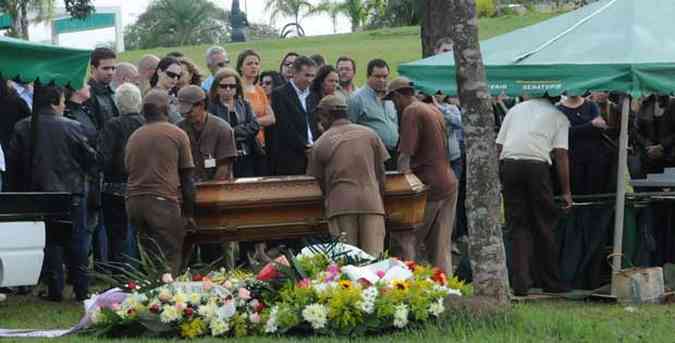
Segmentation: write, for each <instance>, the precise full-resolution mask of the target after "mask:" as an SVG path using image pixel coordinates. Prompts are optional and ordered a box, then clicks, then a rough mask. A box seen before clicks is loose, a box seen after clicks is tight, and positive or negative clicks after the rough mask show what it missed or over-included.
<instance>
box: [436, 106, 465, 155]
mask: <svg viewBox="0 0 675 343" xmlns="http://www.w3.org/2000/svg"><path fill="white" fill-rule="evenodd" d="M439 109H440V110H441V113H443V119H444V121H445V126H446V128H447V130H448V160H450V161H454V160H456V159H458V158H460V157H462V151H461V148H460V142H462V141H464V128H463V127H462V112H460V110H459V108H457V106H455V105H450V104H448V105H441V106H440V108H439Z"/></svg>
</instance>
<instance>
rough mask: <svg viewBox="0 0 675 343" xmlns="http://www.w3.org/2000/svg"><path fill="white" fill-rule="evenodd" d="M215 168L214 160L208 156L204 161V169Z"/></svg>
mask: <svg viewBox="0 0 675 343" xmlns="http://www.w3.org/2000/svg"><path fill="white" fill-rule="evenodd" d="M215 167H216V159H215V158H213V157H211V155H209V158H207V159H205V160H204V168H206V169H211V168H215Z"/></svg>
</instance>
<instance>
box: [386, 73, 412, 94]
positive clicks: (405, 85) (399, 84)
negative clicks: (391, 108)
mask: <svg viewBox="0 0 675 343" xmlns="http://www.w3.org/2000/svg"><path fill="white" fill-rule="evenodd" d="M404 89H414V88H413V83H412V81H410V80H408V79H407V78H405V77H398V78H396V79H394V80H392V81H391V82H389V86H388V87H387V94H386V95H385V96H384V99H385V100H390V99H391V96H392V95H393V94H394V92H396V91H400V90H404Z"/></svg>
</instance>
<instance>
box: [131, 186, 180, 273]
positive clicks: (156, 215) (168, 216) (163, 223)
mask: <svg viewBox="0 0 675 343" xmlns="http://www.w3.org/2000/svg"><path fill="white" fill-rule="evenodd" d="M127 215H128V216H129V222H130V223H131V224H132V225H134V226H135V227H136V230H137V231H138V238H139V242H140V244H141V247H143V250H144V251H145V252H146V253H148V254H150V256H161V255H164V257H165V258H166V260H167V262H168V263H169V267H170V269H171V273H172V274H173V275H174V276H175V275H177V274H178V272H180V270H181V267H182V258H183V241H184V239H185V220H184V219H183V217H182V216H181V210H180V207H179V206H178V204H177V203H175V202H173V201H170V200H167V199H165V198H162V197H157V196H152V195H143V196H137V197H131V198H129V199H127Z"/></svg>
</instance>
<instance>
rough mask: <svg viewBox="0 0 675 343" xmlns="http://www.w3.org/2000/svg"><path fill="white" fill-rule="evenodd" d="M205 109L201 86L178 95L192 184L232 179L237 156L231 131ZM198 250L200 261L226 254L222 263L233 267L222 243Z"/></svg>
mask: <svg viewBox="0 0 675 343" xmlns="http://www.w3.org/2000/svg"><path fill="white" fill-rule="evenodd" d="M206 106H207V99H206V93H205V92H204V91H203V90H202V89H201V87H199V86H194V85H192V86H187V87H183V88H182V89H181V90H180V91H179V92H178V111H179V112H180V113H181V114H182V115H183V117H184V118H185V119H183V120H182V121H180V122H179V123H178V127H180V128H181V129H183V131H185V133H187V135H188V138H189V139H190V146H191V147H192V158H193V159H194V162H195V172H194V178H195V181H197V182H201V181H226V180H232V178H233V168H232V166H233V164H234V159H235V158H236V157H237V148H236V143H235V140H234V131H233V130H232V127H231V126H230V124H228V123H227V122H226V121H225V120H223V119H220V118H218V117H216V116H214V115H213V114H211V113H208V112H207V111H206ZM199 248H200V251H201V257H202V261H203V262H205V263H212V262H214V261H216V260H218V259H219V258H221V257H222V256H223V255H227V256H226V258H225V260H226V263H227V264H228V265H229V266H230V267H234V256H233V255H232V251H228V253H227V254H225V249H224V248H223V244H220V243H213V244H202V245H200V247H199ZM230 250H232V249H230Z"/></svg>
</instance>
